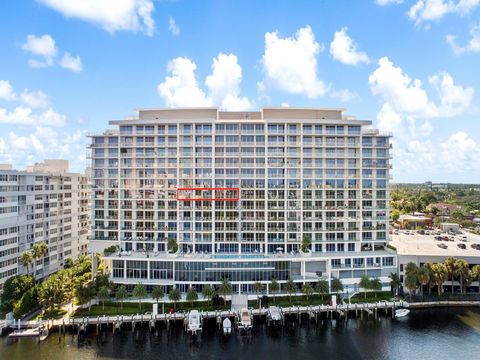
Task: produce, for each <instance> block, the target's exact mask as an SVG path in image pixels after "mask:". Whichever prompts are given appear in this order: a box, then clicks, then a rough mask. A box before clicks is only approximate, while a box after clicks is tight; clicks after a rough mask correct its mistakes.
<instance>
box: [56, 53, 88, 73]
mask: <svg viewBox="0 0 480 360" xmlns="http://www.w3.org/2000/svg"><path fill="white" fill-rule="evenodd" d="M60 66H61V67H63V68H65V69H69V70H72V71H73V72H81V71H82V69H83V65H82V60H81V59H80V57H79V56H72V55H71V54H70V53H69V52H66V53H65V54H63V58H62V60H61V61H60Z"/></svg>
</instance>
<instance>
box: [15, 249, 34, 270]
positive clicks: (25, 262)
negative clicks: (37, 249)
mask: <svg viewBox="0 0 480 360" xmlns="http://www.w3.org/2000/svg"><path fill="white" fill-rule="evenodd" d="M18 262H19V263H20V264H22V266H24V267H25V268H26V269H27V274H28V273H29V269H30V265H32V264H33V255H32V252H31V251H25V252H24V253H23V254H22V255H21V256H20V258H19V259H18Z"/></svg>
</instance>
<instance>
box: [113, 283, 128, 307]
mask: <svg viewBox="0 0 480 360" xmlns="http://www.w3.org/2000/svg"><path fill="white" fill-rule="evenodd" d="M115 297H116V299H117V300H118V301H120V307H121V308H122V310H123V302H124V301H125V299H126V298H128V291H127V288H126V287H125V285H120V286H119V287H118V289H117V291H116V292H115Z"/></svg>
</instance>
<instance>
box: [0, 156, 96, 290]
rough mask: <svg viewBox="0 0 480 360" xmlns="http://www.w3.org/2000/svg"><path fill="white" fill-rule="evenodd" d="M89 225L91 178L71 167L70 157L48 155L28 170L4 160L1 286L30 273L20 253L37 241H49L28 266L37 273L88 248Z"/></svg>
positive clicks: (1, 175) (0, 183)
mask: <svg viewBox="0 0 480 360" xmlns="http://www.w3.org/2000/svg"><path fill="white" fill-rule="evenodd" d="M89 227H90V185H89V179H88V177H87V176H86V175H82V174H78V173H70V172H68V161H66V160H46V161H45V162H44V163H41V164H35V165H34V166H31V167H28V168H27V169H26V170H25V171H19V170H14V169H13V168H12V166H11V165H0V291H1V289H2V287H3V284H4V283H5V281H6V280H7V279H8V278H9V277H11V276H14V275H18V274H25V273H27V269H26V267H24V266H22V265H21V264H20V263H19V257H20V256H21V255H22V253H23V252H25V251H28V250H30V249H31V248H32V246H33V244H35V243H38V242H44V243H46V244H47V245H48V251H47V254H46V255H45V257H44V258H43V259H37V260H36V264H35V265H33V264H32V265H31V266H30V267H29V272H30V273H31V272H32V271H33V269H34V268H36V274H35V277H36V278H37V279H39V278H42V277H45V276H47V275H49V274H51V273H54V272H56V271H57V270H58V269H60V268H62V267H63V266H64V265H65V261H66V259H68V258H71V259H76V258H77V257H78V256H79V255H81V254H86V253H87V245H88V236H89Z"/></svg>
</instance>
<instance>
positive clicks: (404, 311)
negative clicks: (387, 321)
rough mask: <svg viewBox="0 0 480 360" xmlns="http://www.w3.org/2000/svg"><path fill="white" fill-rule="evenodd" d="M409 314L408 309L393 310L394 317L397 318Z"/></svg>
mask: <svg viewBox="0 0 480 360" xmlns="http://www.w3.org/2000/svg"><path fill="white" fill-rule="evenodd" d="M409 313H410V310H408V309H397V310H395V317H397V318H401V317H405V316H407V315H408V314H409Z"/></svg>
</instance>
